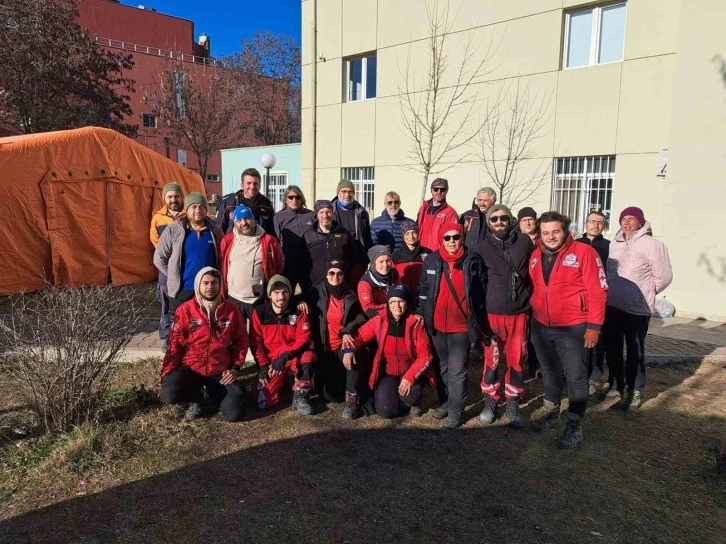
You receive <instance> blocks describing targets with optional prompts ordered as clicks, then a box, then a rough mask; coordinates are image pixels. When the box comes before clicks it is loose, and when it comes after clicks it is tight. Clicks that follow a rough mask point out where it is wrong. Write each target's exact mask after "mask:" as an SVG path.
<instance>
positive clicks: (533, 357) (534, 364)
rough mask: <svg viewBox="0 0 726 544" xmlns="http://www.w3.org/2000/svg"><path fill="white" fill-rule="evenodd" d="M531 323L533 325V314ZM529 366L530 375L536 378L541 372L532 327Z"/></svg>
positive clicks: (530, 330)
mask: <svg viewBox="0 0 726 544" xmlns="http://www.w3.org/2000/svg"><path fill="white" fill-rule="evenodd" d="M529 322H530V323H532V314H530V315H529ZM527 334H528V336H527V366H528V367H529V375H530V376H532V377H534V375H535V373H536V372H537V370H539V359H538V358H537V350H536V349H535V347H534V344H533V343H532V327H531V326H530V327H529V330H528V331H527Z"/></svg>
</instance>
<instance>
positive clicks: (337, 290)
mask: <svg viewBox="0 0 726 544" xmlns="http://www.w3.org/2000/svg"><path fill="white" fill-rule="evenodd" d="M326 281H327V280H326ZM325 287H326V289H327V290H328V293H330V296H331V297H333V298H334V299H336V300H340V299H341V298H343V297H344V296H345V293H346V291H347V289H348V286H347V285H346V284H345V283H341V284H340V285H330V282H328V283H327V285H326V286H325Z"/></svg>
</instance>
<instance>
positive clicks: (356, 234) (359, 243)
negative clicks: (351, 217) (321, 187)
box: [332, 196, 373, 264]
mask: <svg viewBox="0 0 726 544" xmlns="http://www.w3.org/2000/svg"><path fill="white" fill-rule="evenodd" d="M332 203H333V220H334V221H336V222H337V223H338V225H341V226H342V225H343V223H342V221H341V220H340V209H339V208H338V197H337V196H336V197H335V198H334V199H333V200H332ZM353 211H354V212H355V229H354V231H351V234H352V235H353V238H354V239H355V246H356V261H357V262H359V263H361V264H368V250H369V249H370V248H372V247H373V238H372V237H371V220H370V217H369V216H368V212H367V211H366V209H365V208H364V207H363V206H361V205H360V203H359V202H358V201H357V200H354V201H353Z"/></svg>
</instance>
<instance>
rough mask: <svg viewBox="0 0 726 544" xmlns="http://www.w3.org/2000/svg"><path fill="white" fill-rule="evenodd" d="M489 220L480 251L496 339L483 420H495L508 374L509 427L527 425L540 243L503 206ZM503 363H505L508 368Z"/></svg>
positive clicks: (488, 359)
mask: <svg viewBox="0 0 726 544" xmlns="http://www.w3.org/2000/svg"><path fill="white" fill-rule="evenodd" d="M486 219H487V223H488V224H489V233H488V234H487V236H486V238H485V239H484V240H482V241H481V242H479V244H478V245H477V252H478V253H479V255H481V257H482V259H483V261H484V268H485V269H486V276H487V279H488V282H487V296H486V309H487V315H488V317H489V326H490V327H491V331H492V338H491V343H490V344H489V345H488V346H485V348H484V370H483V373H482V379H481V391H482V393H483V394H484V409H483V410H482V412H481V414H480V415H479V420H480V421H481V422H482V423H486V424H490V423H494V420H495V419H496V409H497V401H498V400H499V398H500V393H499V390H500V387H501V383H502V374H504V376H503V378H504V379H503V381H504V397H505V398H506V399H507V408H506V414H507V419H508V420H509V426H510V427H512V428H514V429H521V428H522V427H524V422H523V421H522V416H521V415H520V413H519V401H520V398H521V396H522V394H523V393H524V376H523V374H522V364H523V363H524V361H526V360H527V329H528V324H529V323H528V322H529V317H528V316H529V309H530V306H529V298H530V296H531V294H532V290H531V285H530V280H529V274H528V272H527V270H528V265H529V256H530V255H531V254H532V251H534V244H533V243H532V241H531V240H530V239H529V236H527V235H525V234H522V233H519V232H516V231H515V230H514V228H513V225H512V223H513V218H512V213H511V212H510V211H509V208H507V207H506V206H504V205H503V204H495V205H494V206H492V207H491V208H489V211H488V212H487V215H486ZM502 356H504V360H502ZM500 362H503V363H504V365H503V366H504V368H502V369H501V371H502V372H500V368H499V364H500Z"/></svg>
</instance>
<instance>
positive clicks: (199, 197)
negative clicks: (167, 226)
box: [184, 191, 208, 210]
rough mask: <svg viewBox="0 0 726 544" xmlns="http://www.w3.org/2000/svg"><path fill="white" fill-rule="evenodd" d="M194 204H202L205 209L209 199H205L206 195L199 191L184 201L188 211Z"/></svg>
mask: <svg viewBox="0 0 726 544" xmlns="http://www.w3.org/2000/svg"><path fill="white" fill-rule="evenodd" d="M194 204H200V205H202V206H204V207H205V208H206V207H207V206H208V205H207V199H206V198H204V195H203V194H202V193H200V192H199V191H194V192H193V193H189V194H188V195H187V197H186V198H185V199H184V207H185V208H186V209H187V210H188V209H189V208H190V207H191V206H193V205H194Z"/></svg>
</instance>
